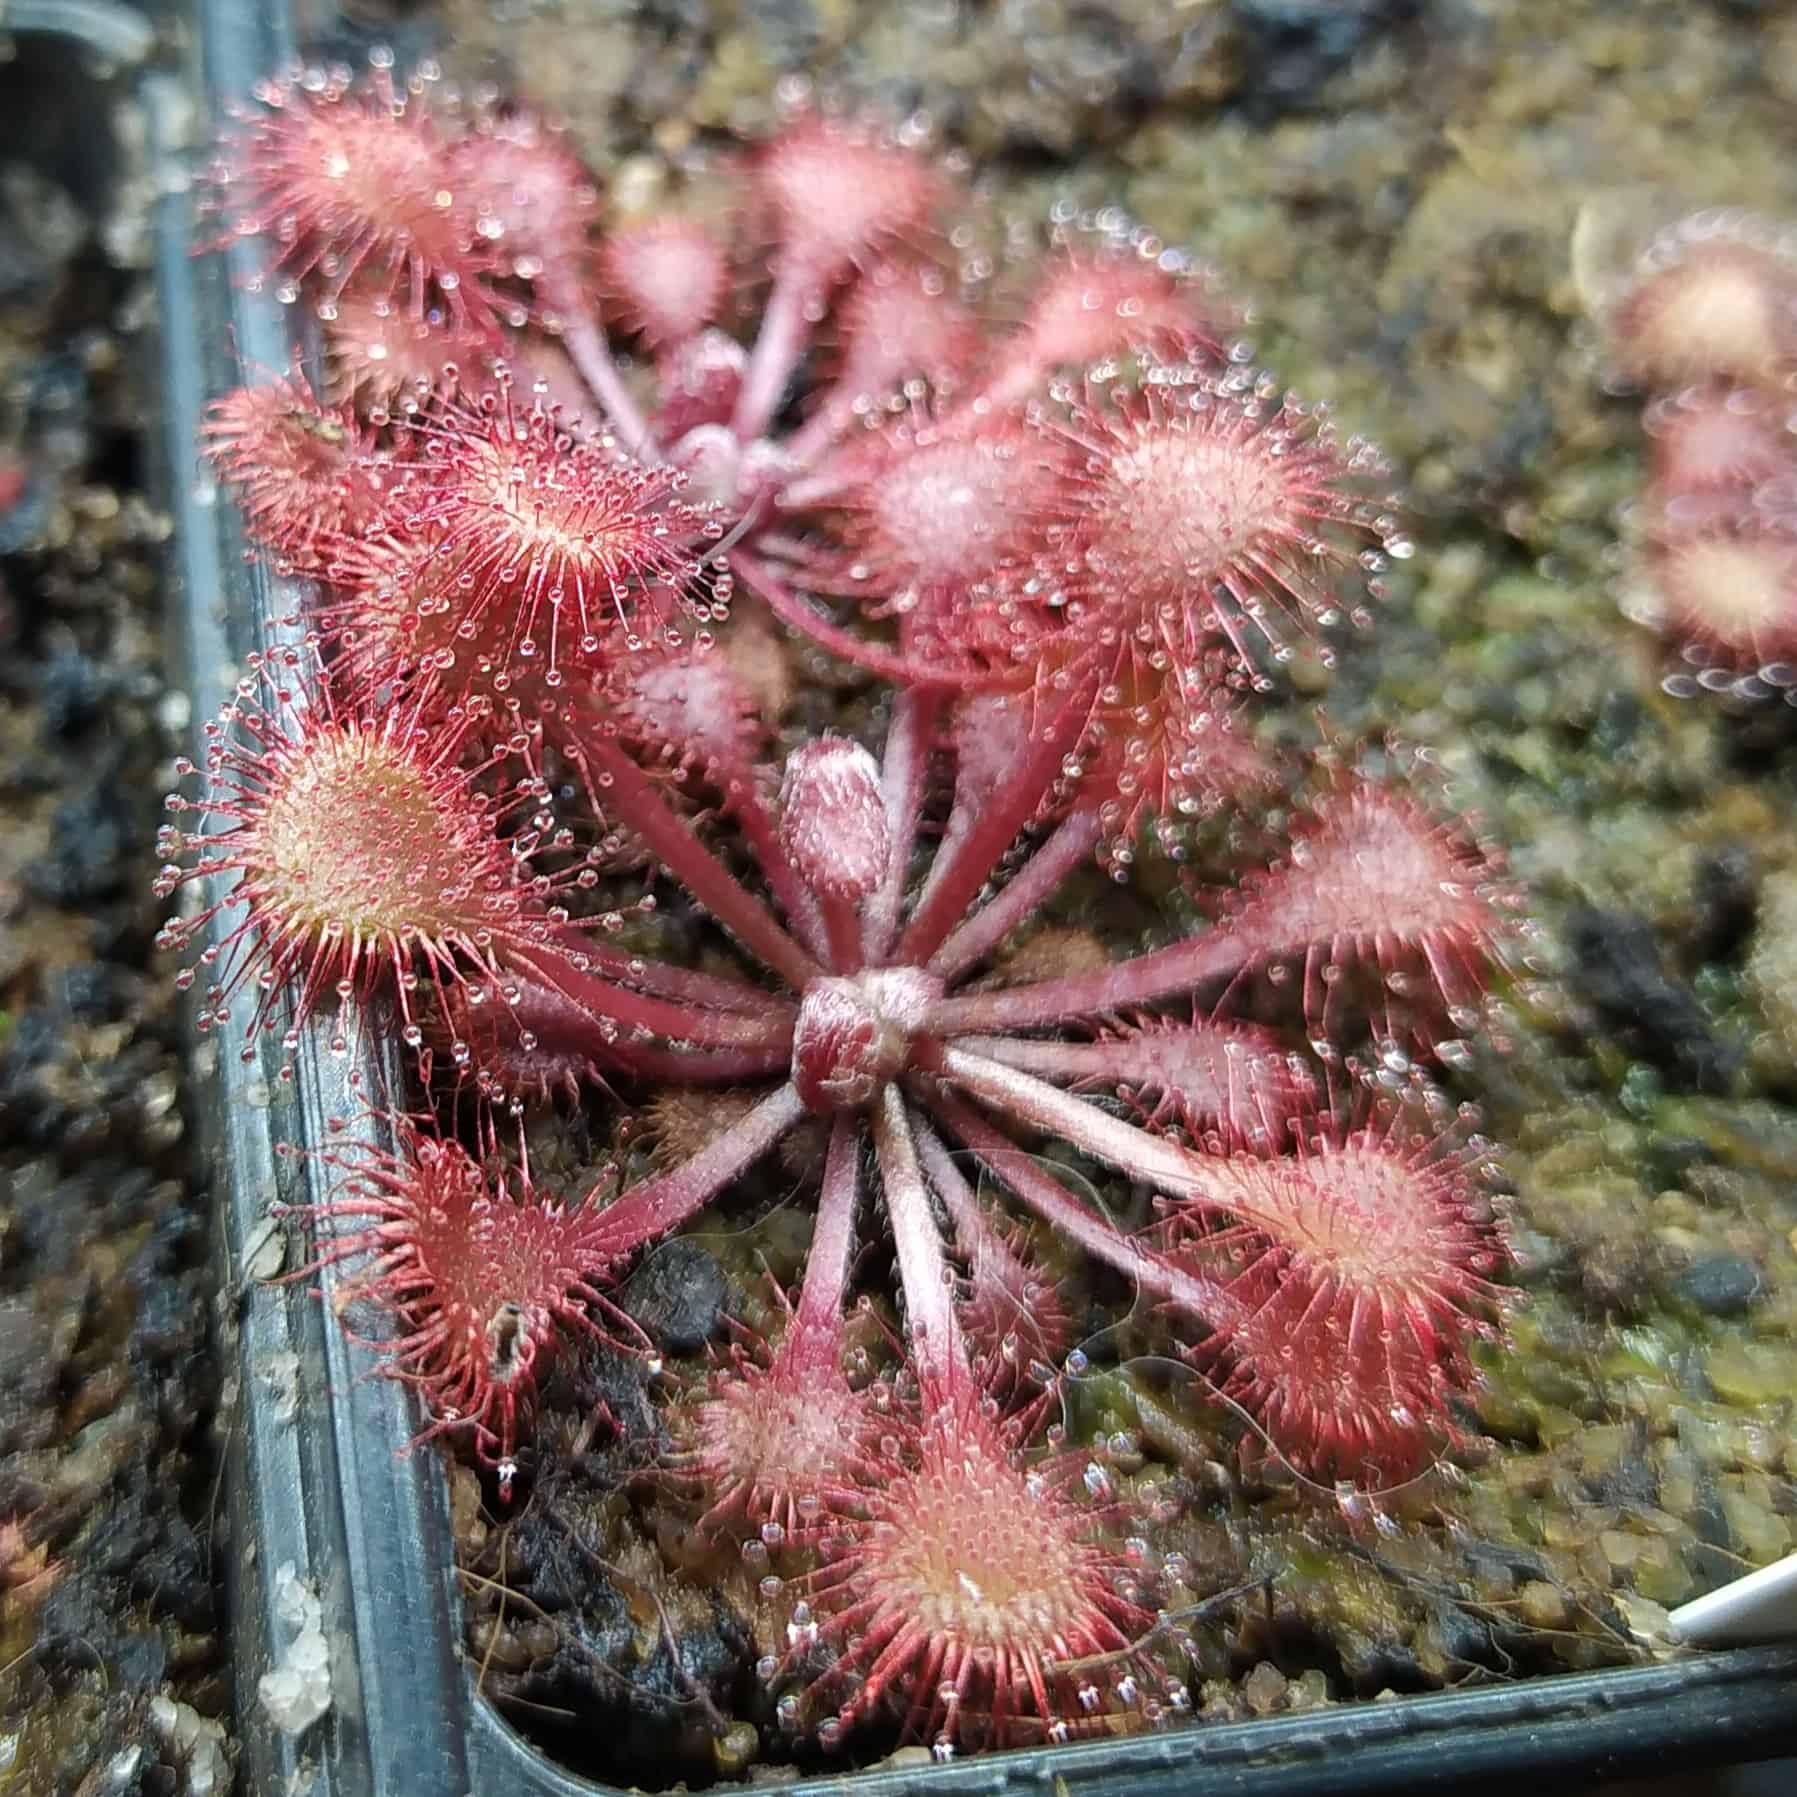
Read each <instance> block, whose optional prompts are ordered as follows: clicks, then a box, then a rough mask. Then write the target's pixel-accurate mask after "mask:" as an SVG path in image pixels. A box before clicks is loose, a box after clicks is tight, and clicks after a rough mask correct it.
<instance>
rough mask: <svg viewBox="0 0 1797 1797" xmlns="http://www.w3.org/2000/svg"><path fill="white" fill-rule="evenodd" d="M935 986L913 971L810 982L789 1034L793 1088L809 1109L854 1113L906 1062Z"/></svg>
mask: <svg viewBox="0 0 1797 1797" xmlns="http://www.w3.org/2000/svg"><path fill="white" fill-rule="evenodd" d="M941 996H942V982H941V981H940V980H937V979H932V978H931V977H930V976H929V975H928V974H927V973H925V972H924V971H923V970H922V969H921V968H917V967H879V968H874V969H872V970H871V971H869V972H867V973H863V974H857V975H855V976H854V977H852V978H839V979H822V980H815V981H813V982H812V984H811V985H810V986H809V987H808V988H807V989H806V991H805V993H804V996H803V997H802V998H801V999H800V1001H799V1016H798V1021H797V1023H795V1024H794V1025H793V1032H792V1083H793V1085H794V1086H795V1087H796V1088H797V1089H798V1094H799V1096H800V1097H801V1098H802V1099H804V1101H805V1103H806V1105H807V1106H808V1107H809V1108H810V1109H811V1110H814V1111H823V1112H830V1111H850V1110H860V1109H861V1108H862V1107H863V1106H864V1105H868V1104H871V1103H872V1102H873V1100H874V1099H875V1098H877V1097H878V1096H879V1094H880V1090H881V1088H882V1087H884V1086H885V1085H886V1083H887V1082H888V1081H889V1080H893V1079H896V1078H897V1077H898V1076H899V1074H901V1073H903V1072H904V1071H905V1069H906V1067H907V1066H908V1065H909V1063H910V1059H911V1043H912V1040H913V1038H914V1037H915V1036H916V1035H917V1033H918V1032H919V1031H920V1030H921V1029H922V1028H923V1025H924V1021H925V1019H926V1018H927V1017H928V1015H929V1008H930V1005H931V1003H932V1001H934V1000H935V999H937V998H940V997H941Z"/></svg>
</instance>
